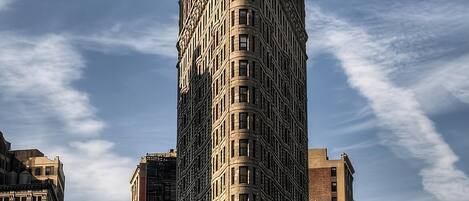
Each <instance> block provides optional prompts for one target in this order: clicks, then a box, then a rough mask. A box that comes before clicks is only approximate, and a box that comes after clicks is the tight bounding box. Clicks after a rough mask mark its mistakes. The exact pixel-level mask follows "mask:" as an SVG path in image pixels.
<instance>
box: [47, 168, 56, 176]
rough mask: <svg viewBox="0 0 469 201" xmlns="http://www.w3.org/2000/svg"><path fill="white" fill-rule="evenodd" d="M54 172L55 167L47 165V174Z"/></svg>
mask: <svg viewBox="0 0 469 201" xmlns="http://www.w3.org/2000/svg"><path fill="white" fill-rule="evenodd" d="M52 174H54V167H46V175H52Z"/></svg>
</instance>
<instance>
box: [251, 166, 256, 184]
mask: <svg viewBox="0 0 469 201" xmlns="http://www.w3.org/2000/svg"><path fill="white" fill-rule="evenodd" d="M251 177H252V180H251V181H252V183H253V184H256V168H252V174H251Z"/></svg>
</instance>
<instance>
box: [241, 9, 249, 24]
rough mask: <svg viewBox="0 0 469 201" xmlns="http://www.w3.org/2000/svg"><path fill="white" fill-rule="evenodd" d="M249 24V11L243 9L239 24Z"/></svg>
mask: <svg viewBox="0 0 469 201" xmlns="http://www.w3.org/2000/svg"><path fill="white" fill-rule="evenodd" d="M247 23H248V10H246V9H241V10H239V24H247Z"/></svg>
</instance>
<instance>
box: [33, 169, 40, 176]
mask: <svg viewBox="0 0 469 201" xmlns="http://www.w3.org/2000/svg"><path fill="white" fill-rule="evenodd" d="M34 175H36V176H38V175H42V168H41V167H37V168H35V169H34Z"/></svg>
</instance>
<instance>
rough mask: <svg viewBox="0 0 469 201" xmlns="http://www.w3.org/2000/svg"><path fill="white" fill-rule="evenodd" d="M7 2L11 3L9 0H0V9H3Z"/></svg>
mask: <svg viewBox="0 0 469 201" xmlns="http://www.w3.org/2000/svg"><path fill="white" fill-rule="evenodd" d="M9 3H11V0H0V11H2V10H3V9H5V8H6V7H7V5H8V4H9Z"/></svg>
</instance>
